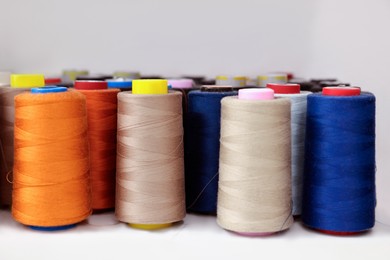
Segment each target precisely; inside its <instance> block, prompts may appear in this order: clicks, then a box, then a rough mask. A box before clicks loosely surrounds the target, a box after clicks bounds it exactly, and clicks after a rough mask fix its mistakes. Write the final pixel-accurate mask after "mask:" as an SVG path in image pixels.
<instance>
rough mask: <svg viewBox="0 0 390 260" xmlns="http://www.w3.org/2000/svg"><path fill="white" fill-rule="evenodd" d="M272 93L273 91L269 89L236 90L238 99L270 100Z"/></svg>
mask: <svg viewBox="0 0 390 260" xmlns="http://www.w3.org/2000/svg"><path fill="white" fill-rule="evenodd" d="M274 93H275V92H274V90H273V89H270V88H245V89H239V90H238V99H245V100H272V99H274Z"/></svg>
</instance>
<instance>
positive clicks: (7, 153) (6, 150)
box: [0, 87, 29, 206]
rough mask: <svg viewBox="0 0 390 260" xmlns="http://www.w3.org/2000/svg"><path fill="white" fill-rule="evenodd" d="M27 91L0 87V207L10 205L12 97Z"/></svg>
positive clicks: (12, 159) (12, 152)
mask: <svg viewBox="0 0 390 260" xmlns="http://www.w3.org/2000/svg"><path fill="white" fill-rule="evenodd" d="M28 90H29V89H23V88H10V87H0V142H1V143H0V149H1V151H0V152H1V161H0V164H1V168H0V205H1V206H10V205H11V203H12V179H13V173H12V171H13V166H14V122H15V106H14V97H15V96H16V95H18V94H21V93H23V92H25V91H28Z"/></svg>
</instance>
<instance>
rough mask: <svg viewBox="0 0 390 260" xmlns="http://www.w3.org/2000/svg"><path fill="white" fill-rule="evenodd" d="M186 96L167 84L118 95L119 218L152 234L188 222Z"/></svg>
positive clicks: (141, 83)
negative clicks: (151, 231) (186, 194)
mask: <svg viewBox="0 0 390 260" xmlns="http://www.w3.org/2000/svg"><path fill="white" fill-rule="evenodd" d="M181 101H182V95H181V93H179V92H175V91H170V92H168V82H167V80H158V79H154V80H153V79H151V80H133V90H132V92H130V91H125V92H121V93H119V94H118V133H117V140H118V146H117V147H118V148H117V194H116V207H115V213H116V216H117V218H118V219H119V220H120V221H122V222H126V223H129V225H130V226H132V227H134V228H140V229H146V230H152V229H160V228H165V227H168V226H170V225H171V224H172V223H175V222H178V221H181V220H183V219H184V217H185V214H186V212H185V198H184V152H183V123H182V102H181Z"/></svg>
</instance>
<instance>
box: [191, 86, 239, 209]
mask: <svg viewBox="0 0 390 260" xmlns="http://www.w3.org/2000/svg"><path fill="white" fill-rule="evenodd" d="M233 95H237V92H236V91H232V87H231V86H203V87H202V88H201V90H194V91H191V92H190V93H189V94H188V113H187V119H186V125H185V132H184V137H185V149H184V152H185V174H186V204H187V211H188V212H196V213H203V214H215V213H216V210H217V192H218V167H219V136H220V127H221V126H220V117H221V99H222V98H224V97H226V96H233Z"/></svg>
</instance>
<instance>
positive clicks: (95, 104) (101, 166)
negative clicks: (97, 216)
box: [74, 80, 120, 213]
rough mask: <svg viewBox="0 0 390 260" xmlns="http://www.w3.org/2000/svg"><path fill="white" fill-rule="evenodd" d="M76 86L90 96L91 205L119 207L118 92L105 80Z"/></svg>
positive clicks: (80, 83) (82, 82) (77, 83)
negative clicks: (116, 203)
mask: <svg viewBox="0 0 390 260" xmlns="http://www.w3.org/2000/svg"><path fill="white" fill-rule="evenodd" d="M74 88H75V89H76V90H77V91H79V92H81V93H82V94H83V95H84V96H85V98H86V108H87V118H88V140H89V147H90V158H91V169H90V181H91V191H92V203H91V207H92V209H93V210H94V213H98V212H101V211H107V210H112V209H114V207H115V171H116V166H115V163H116V129H117V128H116V127H117V94H118V93H119V91H120V90H119V89H116V88H114V89H107V82H105V81H81V80H76V81H75V84H74Z"/></svg>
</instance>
